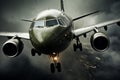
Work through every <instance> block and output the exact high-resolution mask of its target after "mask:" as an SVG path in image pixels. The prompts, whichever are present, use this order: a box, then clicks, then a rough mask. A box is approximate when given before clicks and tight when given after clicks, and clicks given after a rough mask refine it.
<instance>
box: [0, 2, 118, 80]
mask: <svg viewBox="0 0 120 80" xmlns="http://www.w3.org/2000/svg"><path fill="white" fill-rule="evenodd" d="M64 4H65V12H66V13H67V14H68V15H69V16H71V17H72V18H75V17H78V16H81V15H84V14H87V13H89V12H93V11H96V10H100V11H101V12H100V13H98V14H94V15H91V16H89V17H86V18H83V19H81V20H79V21H76V22H75V28H81V27H87V26H88V25H93V24H97V23H101V22H104V21H109V20H113V19H118V18H120V0H64ZM51 8H53V9H60V4H59V0H0V31H1V32H3V31H5V32H7V31H10V32H27V31H28V29H29V26H30V23H26V22H23V21H21V19H33V18H34V17H36V16H37V14H38V13H40V12H41V11H43V10H45V9H51ZM119 29H120V28H119V26H117V25H112V26H111V27H110V28H109V29H108V31H107V32H105V31H104V30H103V29H102V30H101V31H102V32H105V33H106V34H107V35H108V36H109V38H110V42H111V44H110V48H109V49H108V50H107V51H105V52H103V53H98V52H96V51H94V50H93V49H92V48H91V46H90V40H89V39H90V37H91V35H92V33H91V34H88V38H86V39H85V38H83V37H80V39H81V42H82V43H83V48H84V49H83V52H80V51H77V52H73V48H72V44H71V45H70V47H69V48H67V49H66V50H65V51H63V52H61V55H60V60H61V63H62V68H63V71H62V72H61V73H55V74H51V73H50V70H49V64H50V61H49V59H48V56H46V55H42V56H40V57H39V56H35V57H32V56H31V54H30V51H31V48H32V45H31V43H30V42H29V41H25V40H23V43H25V44H24V50H23V52H22V54H21V55H20V56H18V57H16V58H8V57H6V56H5V55H3V54H2V50H0V80H9V79H13V80H16V79H17V80H25V79H27V80H91V79H92V78H96V80H120V77H119V74H120V41H119V40H120V30H119ZM5 41H7V38H6V37H1V38H0V48H2V44H3V43H4V42H5ZM95 67H96V68H95ZM91 76H92V77H91Z"/></svg>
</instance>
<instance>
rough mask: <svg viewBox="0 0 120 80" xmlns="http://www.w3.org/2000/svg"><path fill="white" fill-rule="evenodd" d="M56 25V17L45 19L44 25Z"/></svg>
mask: <svg viewBox="0 0 120 80" xmlns="http://www.w3.org/2000/svg"><path fill="white" fill-rule="evenodd" d="M55 25H58V21H57V20H56V19H50V20H47V21H46V26H48V27H49V26H55Z"/></svg>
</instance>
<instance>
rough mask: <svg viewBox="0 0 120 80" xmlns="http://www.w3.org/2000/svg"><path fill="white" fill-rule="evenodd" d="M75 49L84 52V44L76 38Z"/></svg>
mask: <svg viewBox="0 0 120 80" xmlns="http://www.w3.org/2000/svg"><path fill="white" fill-rule="evenodd" d="M73 49H74V51H76V50H77V49H80V51H82V50H83V48H82V43H81V42H80V40H79V37H76V43H74V44H73Z"/></svg>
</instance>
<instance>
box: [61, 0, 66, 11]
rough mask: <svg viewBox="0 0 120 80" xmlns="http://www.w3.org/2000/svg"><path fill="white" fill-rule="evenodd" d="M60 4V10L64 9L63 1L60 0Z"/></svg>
mask: <svg viewBox="0 0 120 80" xmlns="http://www.w3.org/2000/svg"><path fill="white" fill-rule="evenodd" d="M60 6H61V11H63V12H64V11H65V9H64V1H63V0H60Z"/></svg>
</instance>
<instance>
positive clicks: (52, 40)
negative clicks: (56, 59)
mask: <svg viewBox="0 0 120 80" xmlns="http://www.w3.org/2000/svg"><path fill="white" fill-rule="evenodd" d="M63 31H64V29H61V27H60V28H55V27H54V28H45V29H33V30H32V31H31V33H32V35H31V38H32V39H31V42H32V44H33V46H34V47H35V48H36V49H37V50H38V51H40V52H41V53H44V54H50V53H53V52H58V53H59V52H61V51H63V50H64V49H65V48H67V47H68V45H69V43H70V42H71V39H72V38H71V36H69V38H68V37H67V36H66V35H65V33H64V32H63Z"/></svg>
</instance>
